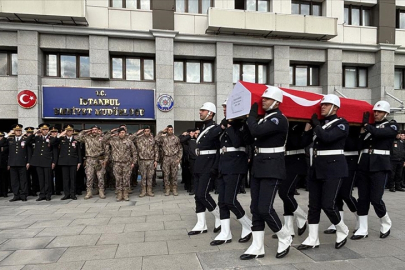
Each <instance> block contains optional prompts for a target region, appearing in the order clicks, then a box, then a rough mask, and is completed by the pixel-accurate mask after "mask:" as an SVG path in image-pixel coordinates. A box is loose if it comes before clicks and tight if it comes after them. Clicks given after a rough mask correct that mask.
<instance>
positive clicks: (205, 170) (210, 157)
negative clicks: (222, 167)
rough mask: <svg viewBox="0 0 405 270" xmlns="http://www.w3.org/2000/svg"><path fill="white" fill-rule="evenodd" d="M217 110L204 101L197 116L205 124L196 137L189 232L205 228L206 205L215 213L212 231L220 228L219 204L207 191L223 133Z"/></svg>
mask: <svg viewBox="0 0 405 270" xmlns="http://www.w3.org/2000/svg"><path fill="white" fill-rule="evenodd" d="M216 112H217V108H216V106H215V105H214V103H211V102H205V103H204V104H203V105H202V107H201V108H200V119H201V120H202V121H203V122H204V125H203V129H202V130H201V133H200V135H199V136H198V138H197V140H196V143H197V148H196V154H197V158H196V160H195V163H194V192H195V196H194V198H195V206H196V207H195V210H196V213H197V224H196V225H195V226H194V228H193V229H192V230H191V231H190V232H188V235H195V234H200V233H206V232H207V223H206V219H205V210H207V209H208V211H209V212H211V213H212V214H213V215H214V217H215V227H214V232H218V231H219V230H220V229H221V221H220V216H219V208H218V207H217V204H216V203H215V201H214V199H213V198H212V197H211V195H210V194H209V191H210V190H211V189H212V186H213V184H214V181H215V179H216V177H217V176H218V163H219V152H218V149H219V136H220V135H221V133H222V128H221V127H220V126H218V125H216V124H215V122H214V120H213V117H214V115H215V114H216Z"/></svg>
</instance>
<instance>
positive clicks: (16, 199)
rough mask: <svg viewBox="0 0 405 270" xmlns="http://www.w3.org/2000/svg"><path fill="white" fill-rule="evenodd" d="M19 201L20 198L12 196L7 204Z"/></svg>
mask: <svg viewBox="0 0 405 270" xmlns="http://www.w3.org/2000/svg"><path fill="white" fill-rule="evenodd" d="M19 200H21V198H20V197H17V196H14V197H13V198H12V199H11V200H9V202H16V201H19Z"/></svg>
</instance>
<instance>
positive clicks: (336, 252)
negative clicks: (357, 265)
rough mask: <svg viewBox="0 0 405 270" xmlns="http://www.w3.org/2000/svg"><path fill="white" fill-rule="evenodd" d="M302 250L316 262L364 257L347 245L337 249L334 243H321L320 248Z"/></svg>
mask: <svg viewBox="0 0 405 270" xmlns="http://www.w3.org/2000/svg"><path fill="white" fill-rule="evenodd" d="M301 252H302V253H304V254H305V255H306V256H308V257H310V258H311V259H312V260H314V261H316V262H321V261H334V260H350V259H360V258H362V257H363V256H361V255H360V254H358V253H356V252H355V251H353V250H351V249H349V248H347V247H346V246H344V247H342V248H340V249H335V246H334V244H332V245H320V246H319V248H314V249H307V250H301Z"/></svg>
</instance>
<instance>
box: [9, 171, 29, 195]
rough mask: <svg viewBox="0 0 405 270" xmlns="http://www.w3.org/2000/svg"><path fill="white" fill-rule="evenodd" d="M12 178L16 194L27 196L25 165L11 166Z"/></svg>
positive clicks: (12, 187)
mask: <svg viewBox="0 0 405 270" xmlns="http://www.w3.org/2000/svg"><path fill="white" fill-rule="evenodd" d="M10 178H11V189H12V190H13V193H14V196H15V197H19V196H21V198H26V197H27V196H28V188H27V169H26V168H25V167H24V166H18V167H14V166H12V167H10Z"/></svg>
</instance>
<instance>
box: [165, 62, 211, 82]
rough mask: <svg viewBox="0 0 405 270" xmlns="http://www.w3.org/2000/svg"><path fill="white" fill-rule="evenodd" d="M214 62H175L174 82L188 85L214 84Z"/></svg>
mask: <svg viewBox="0 0 405 270" xmlns="http://www.w3.org/2000/svg"><path fill="white" fill-rule="evenodd" d="M213 67H214V62H212V61H194V60H174V67H173V75H174V81H177V82H187V83H212V82H214V68H213Z"/></svg>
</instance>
